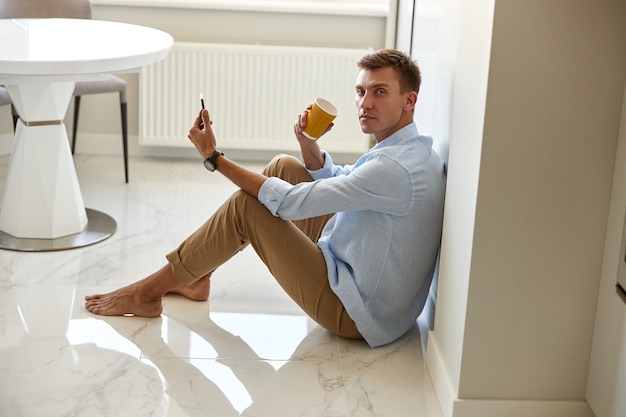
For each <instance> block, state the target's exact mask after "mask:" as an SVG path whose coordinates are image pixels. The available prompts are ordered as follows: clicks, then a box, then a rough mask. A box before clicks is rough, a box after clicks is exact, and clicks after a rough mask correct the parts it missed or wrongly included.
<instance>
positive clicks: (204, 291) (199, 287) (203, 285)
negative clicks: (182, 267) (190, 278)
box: [168, 274, 211, 301]
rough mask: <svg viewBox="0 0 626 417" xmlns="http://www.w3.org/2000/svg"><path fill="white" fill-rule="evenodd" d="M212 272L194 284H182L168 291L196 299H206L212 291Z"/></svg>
mask: <svg viewBox="0 0 626 417" xmlns="http://www.w3.org/2000/svg"><path fill="white" fill-rule="evenodd" d="M210 278H211V274H208V275H206V276H204V277H202V278H200V279H199V280H197V281H196V282H194V283H193V284H189V285H185V284H180V285H178V286H177V287H176V288H173V289H171V290H169V291H168V293H174V294H180V295H182V296H185V297H187V298H189V299H190V300H194V301H206V300H208V299H209V292H210V291H211V279H210Z"/></svg>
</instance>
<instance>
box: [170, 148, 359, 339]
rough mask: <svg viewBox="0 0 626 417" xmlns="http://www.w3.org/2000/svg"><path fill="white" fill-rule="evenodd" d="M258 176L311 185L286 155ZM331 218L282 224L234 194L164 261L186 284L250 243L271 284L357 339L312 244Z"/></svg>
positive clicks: (320, 321) (337, 331)
mask: <svg viewBox="0 0 626 417" xmlns="http://www.w3.org/2000/svg"><path fill="white" fill-rule="evenodd" d="M263 174H265V175H266V176H269V177H279V178H282V179H284V180H285V181H288V182H290V183H291V184H297V183H300V182H305V181H312V178H311V176H310V175H309V173H308V172H307V171H306V169H305V168H304V166H303V165H302V163H301V162H300V161H299V160H298V159H297V158H294V157H292V156H288V155H278V156H277V157H275V158H274V159H273V160H272V161H271V162H270V163H269V164H268V165H267V166H266V167H265V169H264V171H263ZM331 217H332V214H329V215H325V216H320V217H315V218H310V219H305V220H297V221H293V222H290V221H285V220H282V219H280V218H278V217H275V216H273V215H272V214H271V213H270V212H269V211H268V210H267V209H266V208H265V206H263V205H262V204H261V203H260V202H259V201H258V200H257V199H256V198H255V197H253V196H251V195H250V194H248V193H246V192H244V191H237V192H235V193H234V194H233V195H232V196H231V197H230V198H229V199H228V200H227V201H226V202H225V203H224V204H223V205H222V206H221V207H220V208H219V209H218V210H217V211H216V212H215V213H214V214H213V216H211V217H210V218H209V220H208V221H207V222H206V223H205V224H204V225H202V226H201V227H200V228H199V229H198V230H197V231H196V232H194V233H193V234H192V235H191V236H189V237H188V238H187V239H186V240H185V241H184V242H183V243H182V244H181V245H180V246H179V247H178V249H176V250H174V251H172V252H171V253H169V254H168V255H167V256H166V257H167V260H168V261H169V263H170V265H171V267H172V270H173V272H174V275H175V276H176V277H177V278H178V279H179V280H180V281H181V282H183V283H185V284H191V283H192V282H194V281H196V280H198V279H200V278H202V277H203V276H205V275H207V274H209V273H211V272H213V271H215V270H216V269H217V268H218V267H219V266H220V265H222V264H223V263H225V262H226V261H228V260H229V259H230V258H232V257H233V256H234V255H236V254H237V253H238V252H239V251H241V250H243V249H244V248H245V247H246V246H248V244H252V247H253V248H254V250H255V251H256V253H257V254H258V255H259V257H260V258H261V260H262V261H263V262H264V263H265V265H267V267H268V269H269V270H270V272H271V274H272V275H273V276H274V278H276V281H278V283H279V284H280V285H281V287H282V288H283V289H284V290H285V291H286V292H287V294H289V296H290V297H291V298H292V299H293V300H294V301H295V302H296V303H297V304H298V305H299V306H300V307H301V308H302V309H303V310H304V311H305V312H306V313H307V314H308V315H309V316H310V317H311V318H312V319H313V320H315V321H316V322H317V323H318V324H319V325H320V326H322V327H324V328H325V329H327V330H328V331H330V332H332V333H335V334H337V335H339V336H342V337H346V338H351V339H361V338H362V336H361V335H360V333H359V331H358V330H357V328H356V325H355V324H354V321H353V320H352V319H351V318H350V316H348V313H347V312H346V310H345V308H344V306H343V304H342V303H341V301H340V300H339V298H338V297H337V296H336V295H335V293H334V292H333V291H332V289H331V288H330V285H329V283H328V276H327V270H326V262H325V261H324V256H323V255H322V252H321V251H320V250H319V248H318V247H317V245H316V242H317V239H319V236H320V234H321V232H322V229H323V227H324V225H325V224H326V222H327V221H328V220H329V219H330V218H331Z"/></svg>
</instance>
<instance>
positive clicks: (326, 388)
mask: <svg viewBox="0 0 626 417" xmlns="http://www.w3.org/2000/svg"><path fill="white" fill-rule="evenodd" d="M7 165H8V157H6V156H5V157H0V195H2V193H1V192H2V191H3V187H4V185H3V184H4V181H5V178H6V168H7ZM248 165H249V166H251V167H253V168H255V169H256V168H260V165H258V164H248ZM76 169H77V171H78V177H79V182H80V185H81V190H82V193H83V198H84V201H85V205H86V206H87V207H90V208H94V209H97V210H100V211H103V212H105V213H107V214H109V215H111V216H113V217H114V218H115V220H116V221H117V231H116V233H115V234H114V235H113V236H112V237H110V238H109V239H107V240H105V241H104V242H101V243H98V244H96V245H92V246H88V247H84V248H80V249H73V250H67V251H58V252H45V253H25V252H13V251H6V250H0V415H1V416H5V417H13V416H16V417H17V416H29V417H46V416H51V417H52V416H54V417H59V416H81V417H82V416H90V417H92V416H94V417H95V416H107V417H124V416H129V417H131V416H132V417H142V416H190V417H196V416H212V417H213V416H215V417H221V416H259V417H269V416H272V417H280V416H285V417H287V416H288V417H293V416H310V417H319V416H359V417H361V416H363V417H366V416H368V417H369V416H372V417H374V416H390V417H392V416H393V417H404V416H411V417H441V411H440V409H439V406H438V403H437V399H436V397H435V394H434V391H433V388H432V384H431V381H430V377H429V375H428V373H427V371H426V369H425V367H424V359H423V343H422V341H423V338H422V337H421V336H420V327H421V326H418V325H416V326H415V327H414V328H413V329H411V330H410V331H409V332H408V333H407V334H406V335H405V336H404V337H403V338H401V339H400V340H399V341H397V342H395V343H393V344H391V345H388V346H384V347H381V348H378V349H370V348H369V347H368V346H367V345H366V344H365V343H363V342H358V341H349V340H345V339H341V338H337V337H335V336H333V335H331V334H329V333H328V332H326V331H325V330H323V329H321V328H320V327H318V326H317V325H316V324H315V323H313V322H312V321H311V320H309V319H308V318H307V317H306V316H305V315H303V313H302V312H301V310H299V308H298V307H297V306H296V305H295V304H294V303H293V302H292V301H291V300H290V299H289V298H288V297H287V296H286V295H285V294H284V293H283V292H282V290H281V289H280V287H279V286H278V285H277V284H276V283H275V281H274V280H273V278H272V277H271V276H270V274H269V273H268V271H267V269H266V268H265V266H264V265H263V264H262V263H261V262H260V261H259V260H258V258H257V257H256V255H255V253H254V251H253V250H252V249H246V250H244V251H243V252H242V253H240V254H239V255H237V256H236V257H235V258H233V259H232V260H231V261H230V262H228V263H227V264H225V265H223V267H222V268H220V269H218V271H217V272H216V273H215V274H214V275H213V278H212V289H211V297H210V299H209V301H207V302H192V301H189V300H187V299H184V298H182V297H179V296H167V297H166V298H165V300H164V312H163V315H162V316H161V317H160V318H155V319H145V318H138V317H98V316H95V315H92V314H90V313H88V312H87V311H86V310H85V309H84V307H83V297H84V296H85V295H86V294H91V293H96V292H105V291H108V290H112V289H114V288H116V287H118V286H121V285H126V284H128V283H130V282H132V281H135V280H137V279H139V278H142V277H144V276H145V275H147V274H149V273H151V272H153V271H154V270H156V269H157V268H159V267H161V266H162V265H163V264H164V261H165V258H164V255H165V253H166V252H168V251H169V250H171V249H172V248H174V247H175V246H176V245H177V244H178V243H179V242H180V241H181V240H182V239H183V238H185V237H186V236H187V235H188V234H189V233H191V232H192V231H193V230H195V228H196V227H197V226H199V225H200V224H201V223H202V222H203V221H204V220H205V219H206V217H208V215H209V214H210V213H211V212H212V211H213V210H214V208H215V207H216V206H217V205H218V204H220V203H221V202H222V201H223V200H224V198H225V197H226V196H228V195H229V194H230V193H231V192H232V191H233V190H234V186H233V185H232V184H230V183H229V182H228V181H227V180H225V179H224V178H223V177H222V176H221V175H219V174H210V173H208V172H207V171H206V170H205V169H204V168H203V167H202V164H201V163H200V162H199V161H198V160H185V159H182V160H181V159H178V160H169V159H156V158H153V159H147V158H146V159H141V158H134V159H131V171H130V183H129V184H124V181H123V170H122V161H121V158H120V157H111V156H84V155H83V156H77V157H76Z"/></svg>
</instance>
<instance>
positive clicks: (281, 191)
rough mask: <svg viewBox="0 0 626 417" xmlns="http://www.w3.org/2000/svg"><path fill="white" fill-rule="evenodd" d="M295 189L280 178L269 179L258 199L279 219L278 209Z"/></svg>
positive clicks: (262, 187) (260, 191) (262, 186)
mask: <svg viewBox="0 0 626 417" xmlns="http://www.w3.org/2000/svg"><path fill="white" fill-rule="evenodd" d="M292 187H293V185H291V184H289V183H288V182H287V181H284V180H281V179H280V178H278V177H269V178H268V179H266V180H265V182H264V183H263V185H261V189H260V190H259V196H258V199H259V201H260V202H261V204H263V205H264V206H265V207H266V208H267V209H268V210H269V211H270V213H272V214H273V215H274V216H276V217H278V214H277V213H278V208H279V207H280V204H281V203H282V202H283V200H284V199H285V195H286V194H287V192H288V191H289V190H290V189H291V188H292Z"/></svg>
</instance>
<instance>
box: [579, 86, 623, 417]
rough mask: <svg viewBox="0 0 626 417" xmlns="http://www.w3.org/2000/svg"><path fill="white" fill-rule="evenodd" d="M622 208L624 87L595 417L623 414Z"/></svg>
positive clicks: (596, 351)
mask: <svg viewBox="0 0 626 417" xmlns="http://www.w3.org/2000/svg"><path fill="white" fill-rule="evenodd" d="M625 211H626V87H625V89H624V101H623V104H622V121H621V128H620V135H619V143H618V147H617V155H616V158H615V172H614V176H613V192H612V197H611V206H610V210H609V221H608V226H607V233H606V242H605V246H604V247H605V249H604V258H603V263H602V279H601V281H600V294H599V297H598V310H597V313H596V321H595V330H594V337H593V345H592V346H593V348H592V351H591V362H590V365H589V380H588V384H587V401H588V402H589V404H590V405H591V407H592V409H593V411H594V412H595V414H596V417H623V416H626V395H624V393H626V304H625V303H624V302H623V301H622V300H621V299H620V298H619V297H618V296H617V294H616V292H615V281H616V276H617V265H618V263H620V262H622V259H623V258H622V256H623V253H620V243H621V240H622V231H623V230H624V212H625Z"/></svg>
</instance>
